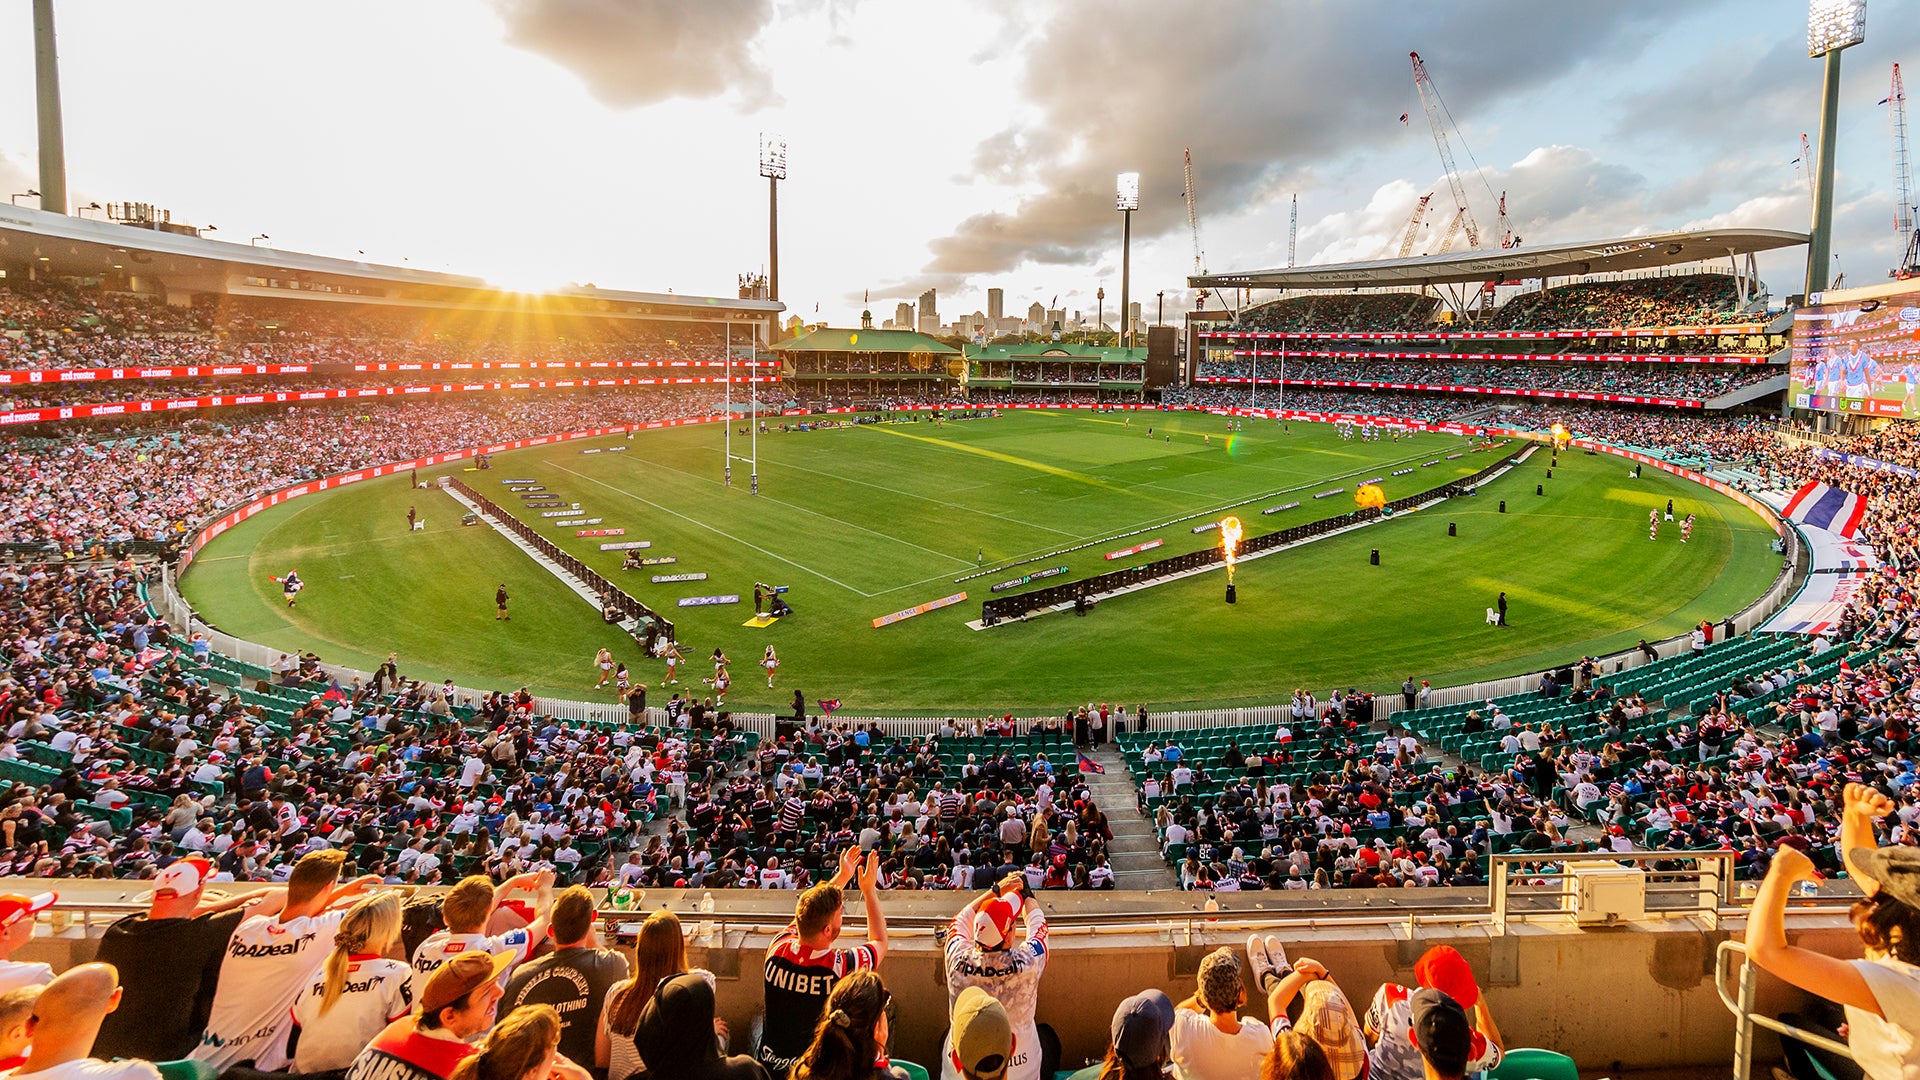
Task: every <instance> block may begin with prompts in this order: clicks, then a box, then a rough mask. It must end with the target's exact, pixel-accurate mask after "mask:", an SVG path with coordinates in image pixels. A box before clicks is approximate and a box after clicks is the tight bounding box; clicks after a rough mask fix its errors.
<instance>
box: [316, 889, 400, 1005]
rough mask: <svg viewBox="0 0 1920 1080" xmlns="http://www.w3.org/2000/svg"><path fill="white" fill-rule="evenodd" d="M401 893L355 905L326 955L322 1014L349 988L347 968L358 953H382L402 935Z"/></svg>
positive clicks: (371, 897)
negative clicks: (330, 950)
mask: <svg viewBox="0 0 1920 1080" xmlns="http://www.w3.org/2000/svg"><path fill="white" fill-rule="evenodd" d="M400 921H401V920H400V894H399V893H393V892H383V893H376V894H375V895H373V896H369V897H367V898H366V899H365V900H362V901H360V902H359V903H357V904H355V905H353V907H351V908H349V909H348V910H347V914H346V917H345V918H343V919H341V920H340V929H339V930H337V931H335V932H334V935H333V951H332V952H330V953H328V954H327V964H326V968H325V972H326V981H325V982H324V983H323V984H322V986H323V989H322V990H321V993H320V1015H321V1016H325V1015H327V1013H328V1011H329V1010H331V1009H332V1008H333V1005H334V1002H336V1001H339V1000H340V995H341V993H342V992H344V991H345V990H346V987H347V968H348V966H349V965H351V964H352V963H353V957H354V956H355V955H356V954H359V953H369V952H373V953H383V952H386V951H387V948H388V946H391V945H392V944H393V942H394V939H395V938H398V937H399V936H400Z"/></svg>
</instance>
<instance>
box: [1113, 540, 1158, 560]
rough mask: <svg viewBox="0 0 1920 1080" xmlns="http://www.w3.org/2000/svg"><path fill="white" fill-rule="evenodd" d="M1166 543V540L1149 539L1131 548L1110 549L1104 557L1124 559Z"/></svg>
mask: <svg viewBox="0 0 1920 1080" xmlns="http://www.w3.org/2000/svg"><path fill="white" fill-rule="evenodd" d="M1164 543H1166V541H1165V540H1149V541H1147V542H1146V543H1144V544H1135V545H1133V546H1132V547H1130V548H1121V549H1120V550H1119V551H1109V552H1107V553H1106V555H1105V556H1103V557H1104V558H1106V559H1108V560H1113V559H1124V558H1126V557H1127V556H1129V555H1138V554H1140V553H1141V552H1143V551H1152V550H1153V549H1154V548H1157V547H1159V546H1160V545H1161V544H1164Z"/></svg>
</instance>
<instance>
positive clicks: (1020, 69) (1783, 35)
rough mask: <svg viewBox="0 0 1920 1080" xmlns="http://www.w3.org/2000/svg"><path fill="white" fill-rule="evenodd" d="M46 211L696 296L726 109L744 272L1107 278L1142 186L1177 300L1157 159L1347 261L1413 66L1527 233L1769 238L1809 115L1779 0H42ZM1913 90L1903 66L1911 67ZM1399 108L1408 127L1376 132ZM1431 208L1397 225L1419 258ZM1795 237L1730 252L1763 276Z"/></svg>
mask: <svg viewBox="0 0 1920 1080" xmlns="http://www.w3.org/2000/svg"><path fill="white" fill-rule="evenodd" d="M58 8H59V11H58V18H59V34H60V51H61V63H62V75H63V84H62V91H63V95H64V99H65V114H66V125H67V158H68V178H69V179H68V183H69V189H70V192H71V194H72V197H73V199H74V201H75V202H76V204H78V203H85V202H88V201H90V200H98V201H100V202H103V203H104V202H109V201H113V202H118V201H128V200H131V201H142V202H151V203H154V204H156V205H159V206H164V207H167V208H170V209H171V210H172V211H173V213H174V217H175V219H176V220H181V219H184V220H186V221H190V222H192V223H194V224H200V225H209V224H210V225H217V226H219V232H218V234H217V235H219V236H221V237H223V238H226V239H232V240H244V239H245V238H246V237H248V236H251V235H254V234H258V233H267V234H270V235H271V237H272V243H273V244H274V245H275V246H277V247H283V248H287V249H292V250H301V251H311V252H317V253H321V254H333V255H345V256H354V255H355V254H356V252H359V251H365V252H366V254H367V257H369V258H374V259H379V260H382V261H388V262H393V263H400V262H401V261H402V260H403V259H404V260H406V261H407V263H408V264H409V265H413V266H423V267H429V268H435V269H445V270H452V271H456V272H461V273H471V274H477V275H479V276H482V277H485V278H487V279H488V280H491V281H495V282H497V283H500V284H503V285H509V286H513V287H523V288H534V287H541V286H547V285H558V284H565V283H569V282H579V283H586V282H592V283H595V284H598V285H600V286H602V287H607V288H633V289H668V288H671V289H674V290H676V291H679V292H686V293H707V294H714V293H718V294H723V295H724V294H730V293H731V291H732V289H733V287H734V282H735V275H736V274H737V273H739V272H742V271H753V270H759V269H761V268H762V267H763V266H764V263H765V260H766V189H765V183H766V182H765V181H764V180H761V179H759V178H758V177H757V176H756V175H755V172H756V169H755V155H756V139H757V135H758V133H759V132H761V131H777V132H780V133H783V134H784V135H785V136H786V137H787V139H788V141H789V144H790V167H791V171H792V177H791V179H790V180H789V181H787V182H786V183H785V184H783V185H782V188H781V207H780V209H781V214H780V220H781V271H782V293H783V299H785V301H786V302H787V305H788V307H789V309H790V310H793V311H796V312H799V313H801V314H804V315H806V316H807V317H809V318H812V317H813V311H814V307H815V305H816V304H817V305H819V311H820V313H821V316H822V317H824V318H827V319H830V320H831V321H833V322H835V323H837V324H847V323H849V322H851V321H852V320H853V319H854V318H855V317H856V316H857V313H858V311H859V308H860V301H861V297H862V294H863V293H864V292H866V291H868V290H870V291H871V293H872V307H873V309H874V311H875V312H876V314H878V315H879V316H881V317H882V318H885V317H887V316H889V315H890V314H891V313H892V310H893V304H894V302H895V301H898V300H903V299H904V300H911V299H913V298H914V297H915V296H916V295H917V294H918V293H919V292H920V291H921V290H922V289H925V288H927V287H937V288H938V289H939V290H940V297H941V300H940V309H941V314H942V316H943V317H944V318H947V319H949V320H950V319H951V318H952V317H953V316H954V315H955V314H961V313H965V312H970V311H973V310H975V309H981V308H984V307H985V305H986V299H985V290H986V288H987V287H988V286H993V285H997V286H1000V287H1002V288H1004V289H1006V291H1007V304H1008V311H1009V312H1010V313H1011V312H1013V311H1016V310H1024V309H1025V307H1026V305H1027V304H1028V303H1029V302H1031V301H1033V300H1036V299H1038V300H1041V301H1043V302H1044V301H1049V300H1051V299H1052V298H1053V297H1054V296H1056V295H1057V296H1059V297H1060V300H1061V305H1062V306H1064V307H1068V308H1086V309H1087V310H1088V311H1089V313H1090V312H1091V309H1092V308H1093V306H1094V300H1093V293H1094V290H1095V289H1096V288H1097V287H1099V286H1101V285H1104V286H1105V287H1106V289H1107V294H1108V299H1107V309H1108V310H1109V311H1110V312H1111V311H1112V310H1113V309H1114V306H1115V305H1116V304H1117V303H1118V295H1119V291H1120V289H1119V286H1120V274H1119V263H1120V259H1119V238H1120V228H1119V226H1120V221H1119V215H1118V214H1116V213H1115V212H1114V211H1113V209H1112V191H1113V176H1114V174H1115V173H1116V172H1120V171H1128V170H1137V171H1139V172H1140V173H1141V174H1142V208H1141V211H1140V212H1139V213H1138V214H1136V215H1135V220H1134V253H1133V254H1134V258H1133V266H1134V292H1135V294H1136V296H1137V297H1139V298H1142V299H1144V300H1146V302H1147V312H1148V315H1149V317H1151V316H1152V313H1153V297H1154V294H1155V293H1157V292H1160V291H1162V290H1165V291H1166V292H1167V310H1168V311H1169V312H1172V311H1175V310H1178V309H1179V302H1180V301H1182V300H1184V299H1185V297H1186V293H1185V291H1184V278H1185V275H1186V274H1187V273H1189V272H1190V271H1191V269H1192V266H1193V246H1192V238H1191V235H1190V233H1189V232H1188V229H1187V223H1186V215H1185V209H1184V205H1183V203H1182V200H1181V193H1182V191H1183V185H1182V181H1181V174H1180V168H1181V150H1182V149H1183V148H1187V147H1190V148H1192V151H1193V155H1194V163H1195V171H1196V174H1197V183H1196V185H1195V187H1196V191H1197V194H1198V198H1199V214H1200V228H1201V234H1202V235H1201V241H1202V245H1203V247H1204V249H1205V255H1206V262H1207V265H1208V267H1209V268H1210V269H1212V270H1215V271H1220V270H1227V269H1247V268H1255V267H1266V266H1276V265H1281V264H1283V263H1284V262H1285V261H1286V243H1287V210H1288V205H1289V200H1290V198H1291V197H1293V196H1294V195H1298V197H1299V200H1300V236H1299V261H1300V262H1301V263H1303V264H1304V263H1311V262H1317V261H1332V260H1345V259H1355V258H1375V257H1380V256H1382V255H1383V254H1386V253H1387V251H1388V249H1389V248H1390V247H1393V246H1395V245H1396V244H1397V241H1398V238H1399V235H1400V232H1401V230H1402V229H1403V227H1404V226H1405V223H1406V220H1407V217H1408V214H1409V213H1410V212H1411V210H1412V209H1413V206H1414V204H1415V201H1416V200H1417V199H1418V197H1419V196H1420V195H1421V194H1423V193H1425V192H1427V191H1438V192H1440V194H1439V195H1438V196H1437V197H1436V199H1435V204H1436V206H1438V205H1439V204H1441V203H1445V202H1448V201H1450V197H1449V196H1448V194H1447V189H1446V186H1445V183H1444V180H1443V177H1442V173H1441V168H1440V164H1439V156H1438V154H1437V152H1436V150H1435V148H1434V143H1433V139H1432V136H1431V133H1430V131H1429V129H1428V127H1427V125H1426V123H1425V120H1424V117H1423V114H1422V112H1421V107H1420V102H1419V98H1418V97H1417V96H1416V94H1415V91H1414V85H1413V79H1412V76H1411V72H1410V67H1409V63H1408V58H1407V53H1408V52H1409V50H1418V51H1419V52H1420V53H1421V54H1422V56H1423V57H1424V58H1425V60H1426V63H1427V66H1428V68H1429V70H1430V71H1431V73H1432V76H1433V81H1434V84H1435V85H1436V86H1437V87H1438V89H1439V91H1440V93H1441V95H1442V97H1443V98H1444V100H1445V102H1446V105H1447V108H1448V110H1449V111H1450V112H1451V115H1452V117H1453V119H1454V120H1455V121H1456V122H1457V123H1458V132H1459V134H1458V136H1456V139H1455V141H1454V144H1453V149H1454V153H1455V155H1456V157H1457V158H1458V161H1459V164H1460V166H1461V168H1462V170H1463V171H1468V172H1473V171H1475V170H1476V169H1477V170H1478V171H1479V173H1480V174H1481V175H1477V176H1471V177H1469V179H1468V195H1469V198H1470V200H1471V201H1472V202H1473V211H1474V214H1475V216H1476V217H1477V218H1478V219H1479V221H1480V223H1481V227H1482V230H1483V231H1484V232H1486V233H1488V234H1491V233H1492V230H1493V219H1494V217H1495V209H1494V206H1493V196H1492V195H1491V194H1490V192H1499V191H1502V190H1504V191H1506V192H1507V197H1508V208H1509V214H1510V216H1511V218H1512V221H1513V228H1514V231H1515V232H1516V233H1518V234H1519V235H1520V236H1522V237H1524V238H1525V240H1526V241H1527V242H1528V243H1530V244H1532V243H1543V242H1547V241H1554V240H1585V239H1597V238H1601V237H1611V236H1617V235H1622V234H1626V233H1632V232H1642V231H1654V230H1662V229H1672V228H1693V227H1703V226H1718V225H1730V224H1741V225H1752V226H1768V227H1777V228H1793V229H1804V228H1805V227H1806V223H1807V217H1808V206H1809V196H1808V187H1807V182H1806V177H1805V174H1804V173H1802V172H1800V171H1799V169H1798V168H1797V167H1796V166H1795V165H1794V164H1793V161H1794V159H1795V158H1796V157H1797V156H1798V155H1799V136H1800V133H1801V132H1802V131H1809V132H1811V131H1813V130H1814V128H1815V125H1816V124H1817V123H1818V109H1819V91H1820V65H1819V63H1818V62H1817V61H1813V60H1809V59H1808V58H1807V56H1806V48H1805V38H1806V28H1805V20H1806V4H1805V2H1804V0H1612V2H1609V3H1604V4H1567V3H1557V2H1556V3H1540V2H1538V0H1454V2H1450V3H1446V4H1426V3H1423V4H1415V3H1404V2H1403V3H1384V2H1370V0H1323V2H1308V0H1285V2H1281V0H1211V2H1208V3H1204V4H1201V3H1168V2H1166V0H1039V2H1033V0H967V2H961V0H680V2H675V0H406V2H395V0H330V2H328V3H324V4H322V3H309V4H298V5H296V4H292V3H258V2H248V0H225V2H221V0H192V2H186V0H141V2H139V3H135V2H132V0H87V2H85V3H76V2H73V0H60V2H59V4H58ZM1916 8H1920V4H1917V3H1916V2H1915V0H1872V3H1871V4H1870V8H1869V13H1868V20H1867V42H1866V44H1865V45H1863V46H1860V47H1858V48H1855V49H1853V50H1850V51H1849V52H1848V53H1847V54H1846V80H1845V83H1844V86H1843V101H1842V105H1841V118H1840V138H1841V146H1840V150H1839V154H1838V157H1837V159H1836V160H1837V167H1838V170H1839V182H1838V188H1837V191H1838V197H1837V199H1836V205H1837V213H1838V227H1837V235H1836V239H1835V242H1834V250H1835V251H1836V252H1837V253H1838V254H1839V260H1838V262H1837V264H1836V265H1837V266H1838V268H1840V269H1842V270H1844V271H1845V272H1846V274H1847V278H1848V281H1849V283H1852V284H1864V283H1867V282H1870V281H1876V280H1881V279H1883V278H1884V275H1885V273H1886V271H1887V269H1888V268H1889V267H1891V266H1892V265H1893V263H1894V262H1895V261H1896V257H1897V254H1898V252H1897V250H1896V239H1895V234H1894V229H1893V214H1894V202H1895V200H1894V195H1893V180H1892V145H1891V138H1890V135H1889V128H1888V122H1887V120H1888V117H1887V109H1886V107H1884V106H1879V105H1876V102H1878V101H1880V99H1882V98H1884V97H1886V96H1887V85H1888V76H1889V72H1890V65H1891V64H1892V63H1893V62H1894V61H1912V62H1920V55H1916V54H1920V48H1915V47H1914V46H1917V45H1920V34H1916V33H1913V32H1912V31H1911V29H1910V27H1911V26H1912V25H1914V23H1915V18H1914V17H1915V15H1916ZM0 42H3V43H5V48H6V49H7V50H8V51H9V52H10V53H11V54H12V55H11V62H10V63H6V64H4V65H0V68H3V69H4V70H6V71H7V72H9V73H10V74H9V75H8V77H7V79H6V80H5V82H4V86H5V87H6V90H5V92H4V94H0V182H5V183H6V184H7V185H8V191H9V192H13V191H23V190H25V189H26V188H27V187H28V186H30V185H31V184H32V183H33V180H32V177H33V176H34V175H35V168H36V166H35V163H34V154H35V149H34V148H35V136H34V119H33V118H34V110H33V95H32V82H31V78H30V72H31V49H30V42H31V24H30V19H29V6H28V5H27V4H25V3H13V4H7V5H4V7H0ZM1916 92H1917V93H1920V90H1917V91H1916ZM1402 113H1411V114H1412V115H1411V118H1410V122H1409V123H1407V124H1404V125H1403V124H1402V123H1400V120H1399V117H1400V115H1401V114H1402ZM1447 216H1449V215H1445V214H1435V215H1433V218H1432V220H1433V221H1434V224H1433V225H1432V226H1431V230H1430V232H1429V233H1428V234H1427V236H1425V237H1423V240H1424V243H1423V245H1422V247H1421V248H1417V249H1416V250H1421V249H1424V248H1425V247H1427V246H1435V245H1437V244H1438V242H1439V235H1440V233H1441V232H1443V231H1444V228H1445V224H1446V220H1447ZM1798 258H1799V256H1797V255H1782V256H1778V257H1776V258H1774V259H1772V260H1770V261H1768V262H1765V263H1763V264H1762V272H1763V276H1764V277H1765V278H1766V279H1767V281H1768V283H1769V284H1770V285H1771V286H1772V287H1773V290H1774V292H1775V293H1776V294H1785V293H1789V292H1797V291H1799V289H1800V286H1801V283H1802V277H1803V268H1802V267H1801V266H1800V265H1798Z"/></svg>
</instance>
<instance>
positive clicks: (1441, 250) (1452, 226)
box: [1432, 206, 1473, 255]
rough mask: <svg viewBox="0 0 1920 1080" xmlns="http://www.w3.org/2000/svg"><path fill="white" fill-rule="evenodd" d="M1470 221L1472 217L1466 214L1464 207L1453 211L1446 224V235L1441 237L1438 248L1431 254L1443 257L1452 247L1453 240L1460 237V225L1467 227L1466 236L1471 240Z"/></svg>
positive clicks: (1471, 228)
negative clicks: (1451, 217)
mask: <svg viewBox="0 0 1920 1080" xmlns="http://www.w3.org/2000/svg"><path fill="white" fill-rule="evenodd" d="M1472 220H1473V215H1472V214H1470V213H1468V212H1467V208H1466V207H1464V206H1463V207H1461V208H1460V209H1458V210H1455V211H1454V212H1453V220H1452V221H1449V222H1447V235H1445V236H1444V237H1441V239H1440V246H1439V247H1437V248H1435V249H1434V250H1433V252H1432V254H1435V255H1445V254H1446V253H1447V249H1448V248H1451V247H1452V246H1453V238H1454V237H1456V236H1459V235H1460V227H1461V226H1462V225H1465V226H1466V227H1467V230H1468V231H1467V236H1468V238H1469V239H1471V238H1472V236H1473V231H1472V230H1473V226H1472V224H1470V222H1471V221H1472Z"/></svg>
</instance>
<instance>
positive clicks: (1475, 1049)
mask: <svg viewBox="0 0 1920 1080" xmlns="http://www.w3.org/2000/svg"><path fill="white" fill-rule="evenodd" d="M1413 974H1414V978H1415V980H1416V981H1417V982H1418V983H1419V984H1420V988H1421V989H1432V990H1439V991H1442V992H1443V993H1444V994H1445V995H1446V997H1447V998H1448V999H1449V1000H1450V1001H1452V1002H1453V1003H1454V1006H1455V1008H1457V1009H1460V1010H1461V1015H1462V1016H1463V1017H1464V1016H1465V1015H1466V1010H1472V1020H1471V1021H1469V1028H1470V1030H1471V1031H1472V1035H1473V1038H1472V1040H1471V1042H1472V1046H1471V1053H1470V1054H1469V1056H1468V1058H1467V1061H1468V1063H1470V1064H1471V1066H1472V1067H1471V1069H1469V1070H1468V1071H1471V1072H1483V1071H1485V1070H1487V1069H1491V1068H1494V1067H1495V1066H1497V1065H1499V1064H1500V1059H1501V1056H1502V1043H1501V1041H1500V1029H1499V1028H1498V1027H1496V1026H1495V1025H1494V1022H1493V1013H1492V1012H1491V1011H1490V1010H1489V1009H1488V1008H1487V1002H1486V998H1485V997H1484V996H1483V995H1482V994H1481V993H1480V986H1479V984H1478V983H1476V982H1475V981H1474V978H1473V969H1472V968H1469V967H1468V966H1467V961H1466V959H1465V958H1464V957H1462V956H1461V955H1460V953H1459V950H1457V949H1455V948H1454V947H1453V946H1451V945H1436V946H1434V947H1433V948H1431V949H1428V950H1427V951H1426V953H1425V954H1424V955H1423V956H1421V957H1420V959H1419V961H1417V962H1416V963H1415V964H1414V966H1413ZM1415 993H1416V991H1415V990H1414V989H1411V988H1408V987H1405V986H1401V985H1399V984H1398V983H1387V984H1386V985H1384V986H1382V987H1380V989H1379V990H1378V991H1376V992H1375V993H1374V995H1373V1003H1372V1004H1371V1005H1369V1006H1368V1007H1367V1016H1366V1020H1365V1023H1364V1029H1365V1031H1366V1035H1367V1040H1368V1042H1370V1043H1371V1044H1372V1050H1371V1051H1370V1052H1369V1054H1368V1059H1367V1060H1368V1066H1367V1068H1368V1080H1421V1076H1422V1072H1421V1065H1420V1057H1421V1055H1420V1054H1419V1053H1418V1052H1416V1051H1415V1049H1414V1046H1413V1043H1412V1041H1410V1040H1409V1038H1408V1033H1409V1032H1411V1031H1413V1030H1414V1026H1413V997H1414V995H1415ZM1451 1075H1458V1074H1457V1073H1455V1074H1451Z"/></svg>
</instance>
